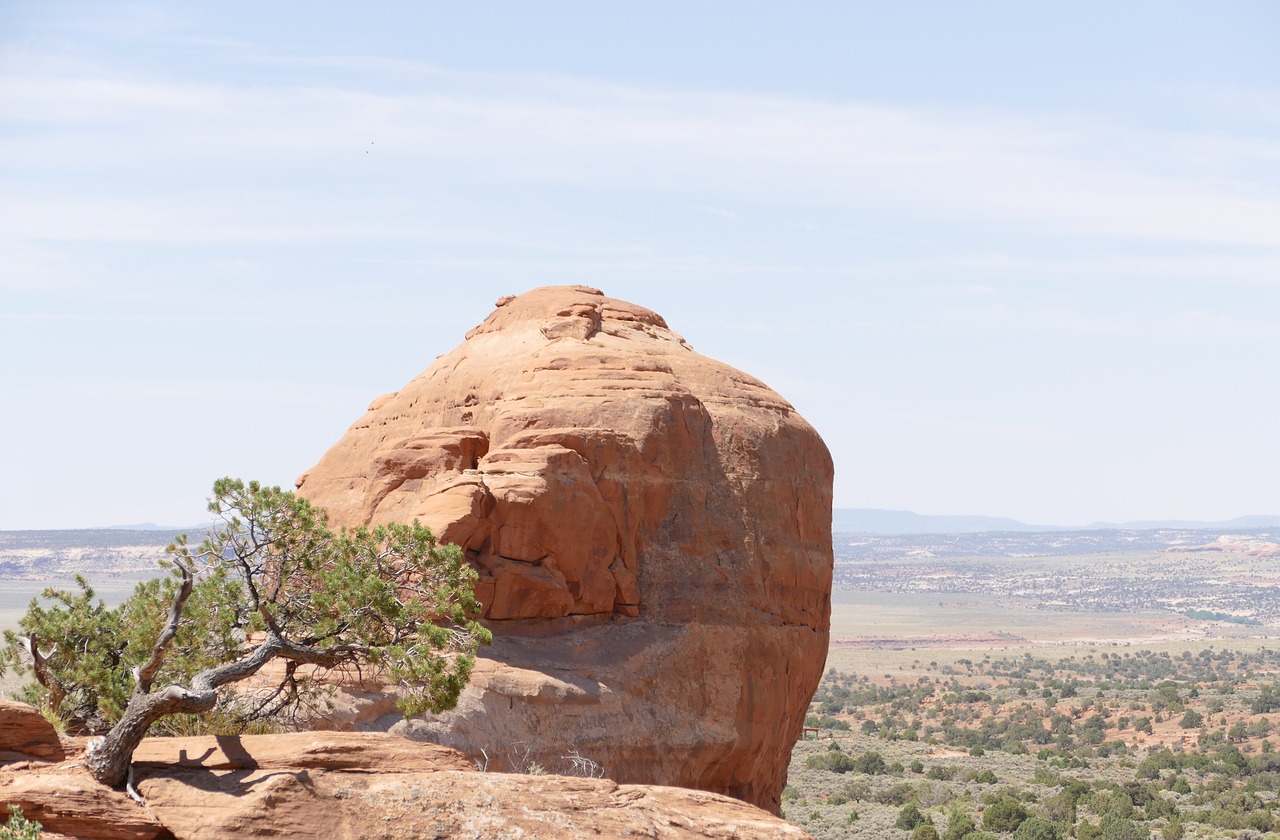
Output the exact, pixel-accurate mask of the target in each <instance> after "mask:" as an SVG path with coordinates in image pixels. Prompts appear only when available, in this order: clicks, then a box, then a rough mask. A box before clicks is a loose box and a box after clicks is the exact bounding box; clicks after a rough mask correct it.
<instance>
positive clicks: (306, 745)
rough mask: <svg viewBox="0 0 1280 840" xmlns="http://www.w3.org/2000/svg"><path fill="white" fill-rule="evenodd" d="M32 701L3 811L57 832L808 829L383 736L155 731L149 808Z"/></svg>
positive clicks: (143, 788) (9, 751) (661, 834)
mask: <svg viewBox="0 0 1280 840" xmlns="http://www.w3.org/2000/svg"><path fill="white" fill-rule="evenodd" d="M83 749H84V739H66V738H62V739H60V738H59V737H58V735H57V733H56V732H55V731H54V730H53V727H51V726H50V725H49V723H48V721H46V720H45V719H44V718H43V717H41V715H40V714H39V712H37V711H36V710H35V709H34V708H32V707H31V706H27V705H25V704H22V703H15V702H12V701H0V807H4V806H7V805H9V804H12V805H17V806H18V807H20V808H21V809H22V810H23V813H24V814H26V815H27V817H29V818H31V819H35V820H39V821H40V822H41V823H42V824H43V825H44V828H45V832H46V834H45V836H46V837H52V838H56V837H76V838H112V839H114V838H130V840H134V838H136V840H151V838H177V840H187V839H188V838H219V840H234V838H250V837H252V838H262V837H291V838H298V837H324V838H326V840H340V838H371V837H385V838H422V837H430V838H477V840H478V839H479V838H503V837H511V838H515V837H519V838H530V840H536V838H587V837H591V838H614V837H616V838H623V837H628V838H634V837H654V838H672V840H677V839H678V838H739V840H749V838H782V839H783V840H785V839H786V838H797V840H799V838H807V837H809V835H808V834H807V833H806V832H804V831H803V830H801V829H799V828H797V827H796V826H794V825H791V824H790V823H787V822H784V821H782V820H780V819H778V818H777V817H774V816H771V815H770V814H768V813H766V812H765V811H762V810H760V809H758V808H756V807H754V806H751V805H748V804H746V803H744V802H740V801H738V800H736V799H731V798H729V797H727V796H720V795H717V794H714V793H706V792H702V791H695V790H686V789H682V788H673V787H659V786H650V785H620V784H617V783H616V782H613V781H610V780H608V779H582V778H573V777H567V776H550V775H545V776H528V775H517V774H507V773H481V772H478V771H477V770H476V769H475V767H474V765H473V764H472V763H471V762H470V761H469V760H468V759H467V758H465V757H464V756H463V755H462V754H461V753H458V752H456V751H454V750H451V749H448V748H445V747H440V746H436V745H433V744H422V743H415V742H411V741H406V740H404V739H402V738H399V737H396V736H394V735H388V734H383V733H335V732H302V733H294V734H288V735H249V736H240V737H228V736H205V737H195V738H149V739H147V740H145V741H143V743H142V746H141V747H140V748H139V750H138V752H137V753H136V754H135V756H134V758H135V767H136V776H135V779H136V783H137V789H138V791H139V793H140V794H141V795H142V797H143V799H144V800H145V803H146V804H145V805H139V804H137V803H136V802H134V801H133V800H132V799H130V798H129V796H128V795H126V794H125V793H123V792H121V791H116V790H111V789H110V788H106V787H103V786H102V785H100V784H98V783H97V782H95V781H93V779H91V778H90V777H89V776H88V775H87V774H86V773H84V772H83V771H82V769H81V768H80V766H79V761H78V757H79V755H80V754H81V753H82V752H83Z"/></svg>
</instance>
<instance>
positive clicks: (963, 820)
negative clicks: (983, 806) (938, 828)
mask: <svg viewBox="0 0 1280 840" xmlns="http://www.w3.org/2000/svg"><path fill="white" fill-rule="evenodd" d="M977 829H978V826H977V825H975V824H974V822H973V817H971V816H969V815H968V814H966V813H965V812H964V811H961V810H958V809H957V810H954V811H952V812H951V816H949V817H947V830H946V832H944V833H943V835H942V840H964V838H965V837H966V836H968V835H970V834H972V833H973V832H974V831H977Z"/></svg>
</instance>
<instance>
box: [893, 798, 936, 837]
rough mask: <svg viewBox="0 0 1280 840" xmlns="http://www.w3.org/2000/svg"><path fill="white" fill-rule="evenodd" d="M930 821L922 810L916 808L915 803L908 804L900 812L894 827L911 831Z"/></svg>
mask: <svg viewBox="0 0 1280 840" xmlns="http://www.w3.org/2000/svg"><path fill="white" fill-rule="evenodd" d="M928 821H929V818H928V817H926V816H925V815H924V814H922V813H920V809H919V808H917V807H916V804H915V803H914V802H908V803H907V804H906V805H903V806H902V810H901V811H899V812H898V819H897V820H895V821H894V823H893V827H894V828H901V829H904V830H906V831H911V830H912V829H913V828H915V827H916V826H918V825H923V824H924V823H926V822H928Z"/></svg>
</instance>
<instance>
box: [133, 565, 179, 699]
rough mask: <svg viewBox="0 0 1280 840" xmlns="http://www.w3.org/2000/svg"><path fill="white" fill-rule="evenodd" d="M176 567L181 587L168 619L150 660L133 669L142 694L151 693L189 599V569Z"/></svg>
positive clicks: (138, 688)
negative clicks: (179, 574)
mask: <svg viewBox="0 0 1280 840" xmlns="http://www.w3.org/2000/svg"><path fill="white" fill-rule="evenodd" d="M176 565H177V567H178V570H179V571H181V572H182V585H181V586H179V587H178V591H177V592H176V593H174V596H173V604H171V605H170V607H169V618H168V619H167V620H166V621H165V625H164V629H163V630H161V631H160V635H159V636H158V637H157V638H156V644H155V647H153V648H152V649H151V658H150V659H148V660H147V663H146V664H145V665H143V666H142V667H141V668H134V669H133V677H134V679H135V680H137V688H136V689H135V690H137V691H140V692H142V693H143V694H146V693H148V692H150V691H151V683H152V681H153V680H155V678H156V674H157V673H158V672H159V671H160V666H162V665H164V657H165V654H166V653H167V652H168V650H169V646H170V645H171V644H173V639H174V637H175V636H177V635H178V622H179V620H181V618H182V608H183V607H184V606H185V605H186V603H187V599H188V598H190V597H191V585H192V574H191V568H190V567H189V566H188V565H187V564H186V563H182V562H179V563H177V564H176Z"/></svg>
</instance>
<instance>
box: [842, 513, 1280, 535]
mask: <svg viewBox="0 0 1280 840" xmlns="http://www.w3.org/2000/svg"><path fill="white" fill-rule="evenodd" d="M831 514H832V519H831V527H832V530H833V531H835V532H836V533H837V534H885V535H906V534H981V533H989V532H1021V533H1047V532H1051V531H1152V530H1158V529H1163V528H1176V529H1182V530H1197V529H1204V530H1208V529H1226V530H1230V529H1232V528H1240V529H1246V528H1270V527H1280V516H1239V517H1236V518H1235V519H1227V520H1218V521H1202V520H1189V519H1164V520H1142V521H1131V522H1094V523H1091V524H1089V525H1028V524H1027V523H1025V522H1019V521H1018V520H1016V519H1010V518H1008V517H999V516H926V515H923V514H919V513H913V512H911V511H908V510H882V509H879V508H835V509H834V510H833V511H832V512H831Z"/></svg>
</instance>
